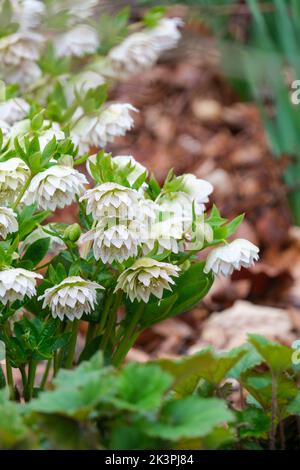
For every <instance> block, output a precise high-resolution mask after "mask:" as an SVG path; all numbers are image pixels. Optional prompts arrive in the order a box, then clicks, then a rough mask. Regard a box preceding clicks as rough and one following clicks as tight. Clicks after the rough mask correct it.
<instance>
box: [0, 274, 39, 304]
mask: <svg viewBox="0 0 300 470" xmlns="http://www.w3.org/2000/svg"><path fill="white" fill-rule="evenodd" d="M42 278H43V276H42V275H41V274H38V273H34V272H32V271H27V269H22V268H6V269H3V270H2V271H0V303H2V304H3V305H6V304H7V302H15V301H16V300H23V299H24V297H25V296H27V297H29V298H31V297H33V296H34V295H35V294H36V290H35V285H36V279H42Z"/></svg>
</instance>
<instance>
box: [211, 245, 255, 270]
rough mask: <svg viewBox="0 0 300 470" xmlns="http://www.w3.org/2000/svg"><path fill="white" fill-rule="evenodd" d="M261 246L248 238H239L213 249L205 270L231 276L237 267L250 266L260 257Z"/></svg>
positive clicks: (238, 268)
mask: <svg viewBox="0 0 300 470" xmlns="http://www.w3.org/2000/svg"><path fill="white" fill-rule="evenodd" d="M258 253H259V248H258V247H257V246H255V245H254V244H253V243H251V242H249V241H248V240H244V239H243V238H238V239H236V240H234V241H233V242H231V243H230V244H228V245H223V246H220V247H218V248H215V249H213V250H212V251H211V252H210V253H209V255H208V257H207V260H206V264H205V268H204V272H206V273H208V272H210V271H212V272H213V273H214V274H216V275H220V274H221V275H223V276H226V277H228V276H230V275H231V274H232V273H233V271H234V270H235V269H237V270H240V269H241V267H244V268H249V267H251V266H253V264H254V262H255V261H257V260H258V258H259V255H258Z"/></svg>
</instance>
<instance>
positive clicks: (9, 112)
mask: <svg viewBox="0 0 300 470" xmlns="http://www.w3.org/2000/svg"><path fill="white" fill-rule="evenodd" d="M29 109H30V106H29V104H28V103H27V101H25V100H24V99H23V98H11V99H10V100H7V101H2V102H0V116H1V119H2V120H3V121H5V122H7V123H8V124H14V123H15V122H16V121H20V120H21V119H23V118H25V116H27V114H28V113H29Z"/></svg>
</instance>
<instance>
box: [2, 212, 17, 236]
mask: <svg viewBox="0 0 300 470" xmlns="http://www.w3.org/2000/svg"><path fill="white" fill-rule="evenodd" d="M16 217H17V214H15V213H14V211H13V210H12V209H10V208H9V207H0V236H1V237H2V238H4V239H5V238H6V237H7V235H8V234H9V233H13V232H17V231H18V228H19V225H18V221H17V219H16Z"/></svg>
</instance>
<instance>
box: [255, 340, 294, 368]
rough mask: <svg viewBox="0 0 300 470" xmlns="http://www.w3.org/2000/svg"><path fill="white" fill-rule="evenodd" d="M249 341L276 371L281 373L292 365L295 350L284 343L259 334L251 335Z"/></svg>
mask: <svg viewBox="0 0 300 470" xmlns="http://www.w3.org/2000/svg"><path fill="white" fill-rule="evenodd" d="M249 342H250V343H251V344H252V345H253V346H254V347H255V349H256V350H257V352H258V353H259V354H260V355H261V357H262V358H263V359H264V360H265V362H266V363H267V365H268V366H269V367H270V369H272V370H273V372H274V373H280V372H282V371H283V370H285V369H290V368H291V366H292V353H293V350H292V349H291V348H288V347H287V346H283V345H282V344H279V343H275V342H273V341H270V340H268V339H267V338H264V337H263V336H259V335H253V334H252V335H249Z"/></svg>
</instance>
